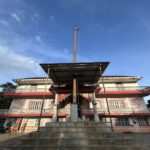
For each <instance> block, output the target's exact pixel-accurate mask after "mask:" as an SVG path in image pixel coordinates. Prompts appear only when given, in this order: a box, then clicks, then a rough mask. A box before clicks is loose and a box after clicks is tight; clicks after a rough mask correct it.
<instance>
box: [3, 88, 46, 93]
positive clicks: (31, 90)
mask: <svg viewBox="0 0 150 150" xmlns="http://www.w3.org/2000/svg"><path fill="white" fill-rule="evenodd" d="M21 92H45V88H35V89H32V88H24V89H7V90H6V91H5V93H21ZM46 92H49V88H47V89H46Z"/></svg>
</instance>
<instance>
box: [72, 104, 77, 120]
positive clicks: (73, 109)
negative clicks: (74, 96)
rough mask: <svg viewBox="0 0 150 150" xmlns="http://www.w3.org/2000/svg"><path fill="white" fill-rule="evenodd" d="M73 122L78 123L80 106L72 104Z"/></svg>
mask: <svg viewBox="0 0 150 150" xmlns="http://www.w3.org/2000/svg"><path fill="white" fill-rule="evenodd" d="M71 122H78V105H77V104H71Z"/></svg>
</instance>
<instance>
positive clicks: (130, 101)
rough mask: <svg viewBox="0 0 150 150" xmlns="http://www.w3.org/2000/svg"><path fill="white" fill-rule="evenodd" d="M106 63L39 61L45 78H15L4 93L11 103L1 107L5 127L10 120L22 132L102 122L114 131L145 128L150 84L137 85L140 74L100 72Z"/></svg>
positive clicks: (149, 127) (149, 117) (149, 116)
mask: <svg viewBox="0 0 150 150" xmlns="http://www.w3.org/2000/svg"><path fill="white" fill-rule="evenodd" d="M108 64H109V62H94V63H76V64H74V63H66V64H41V67H42V68H43V70H44V71H45V72H46V73H47V74H48V76H47V77H33V78H22V79H15V80H14V82H16V84H17V87H16V89H7V90H6V91H5V95H6V96H10V97H12V98H13V101H12V103H11V106H10V108H9V109H6V110H0V116H1V117H5V118H6V120H5V124H4V126H6V125H7V124H8V123H10V122H11V123H12V125H13V130H14V132H18V133H20V132H21V133H22V132H23V133H24V132H31V131H36V130H38V128H39V127H41V126H45V125H46V123H48V122H77V121H85V122H86V121H87V122H89V121H96V122H100V121H102V122H105V123H106V125H107V126H110V127H112V129H113V130H114V131H119V132H150V112H149V111H148V108H147V106H146V104H145V101H144V97H145V96H148V95H149V94H150V88H149V87H144V86H139V85H138V81H139V80H140V79H141V77H140V76H103V73H104V71H105V69H106V68H107V66H108ZM74 79H75V80H76V89H75V92H76V93H75V95H74V93H73V88H72V87H73V85H72V81H73V80H74ZM74 96H75V99H76V101H75V102H74ZM72 105H73V106H72ZM74 105H75V107H74ZM73 107H74V108H73Z"/></svg>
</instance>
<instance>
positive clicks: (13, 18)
mask: <svg viewBox="0 0 150 150" xmlns="http://www.w3.org/2000/svg"><path fill="white" fill-rule="evenodd" d="M74 24H77V25H78V27H79V28H80V32H79V33H78V39H77V55H78V56H77V60H78V62H85V61H110V62H111V63H110V66H109V67H108V68H107V70H106V72H105V75H138V76H142V77H143V79H142V80H141V82H140V84H141V85H150V1H149V0H122V1H121V0H0V83H3V82H6V81H11V80H12V79H14V78H22V77H33V76H45V74H44V72H43V71H42V69H41V68H40V66H39V63H45V62H49V63H54V62H72V50H73V30H72V27H73V25H74Z"/></svg>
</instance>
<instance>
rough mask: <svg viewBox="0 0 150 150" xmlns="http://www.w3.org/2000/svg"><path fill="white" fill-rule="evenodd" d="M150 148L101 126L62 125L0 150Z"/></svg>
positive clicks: (16, 140) (49, 126) (50, 126)
mask: <svg viewBox="0 0 150 150" xmlns="http://www.w3.org/2000/svg"><path fill="white" fill-rule="evenodd" d="M149 146H150V144H149V142H145V143H144V142H142V141H141V142H140V140H137V139H136V138H135V137H134V138H133V137H132V136H129V135H128V136H127V135H124V134H123V133H116V132H111V130H110V128H109V127H108V126H105V124H104V123H101V122H100V123H96V122H77V123H70V122H68V123H67V122H62V123H47V124H46V127H41V128H40V131H39V132H32V133H30V134H27V135H22V136H19V137H17V138H14V139H12V140H9V142H8V141H5V142H1V144H0V150H71V149H73V150H91V149H93V150H141V149H142V150H149V149H150V147H149Z"/></svg>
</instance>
